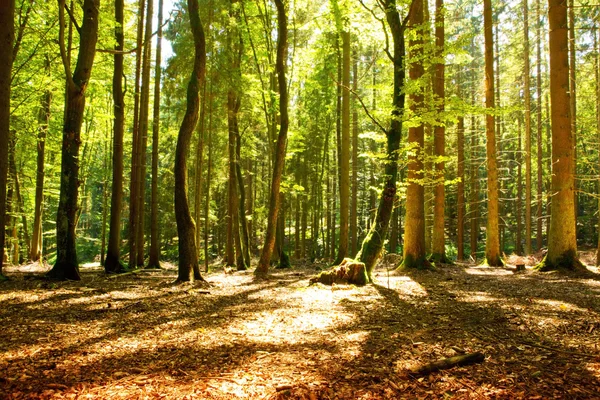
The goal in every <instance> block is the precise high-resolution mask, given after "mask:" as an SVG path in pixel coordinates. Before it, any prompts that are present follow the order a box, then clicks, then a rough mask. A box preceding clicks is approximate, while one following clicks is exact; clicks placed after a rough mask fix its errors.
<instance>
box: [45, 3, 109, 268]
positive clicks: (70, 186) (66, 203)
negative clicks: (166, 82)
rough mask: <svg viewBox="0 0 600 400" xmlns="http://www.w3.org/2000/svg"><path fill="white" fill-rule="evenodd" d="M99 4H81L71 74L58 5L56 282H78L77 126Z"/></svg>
mask: <svg viewBox="0 0 600 400" xmlns="http://www.w3.org/2000/svg"><path fill="white" fill-rule="evenodd" d="M99 11H100V0H85V1H84V2H83V22H82V24H81V30H80V40H79V54H78V56H77V64H76V66H75V71H74V72H73V73H72V74H71V66H70V63H69V62H68V60H67V50H66V49H65V42H64V26H65V24H64V21H65V2H64V0H60V1H59V20H60V21H59V24H60V32H59V46H60V53H61V58H62V61H63V65H64V68H65V74H66V77H67V88H66V92H67V93H66V103H65V118H64V124H63V139H62V160H61V174H60V196H59V201H58V211H57V215H56V250H57V253H56V263H55V264H54V266H53V267H52V269H51V270H50V271H48V273H47V277H48V278H50V279H57V280H66V279H71V280H79V279H81V278H80V276H79V262H78V260H77V247H76V243H75V240H76V236H75V230H76V227H77V208H78V207H77V197H78V190H79V185H80V181H79V147H80V145H81V123H82V120H83V112H84V109H85V92H86V88H87V86H88V83H89V80H90V76H91V73H92V66H93V64H94V56H95V55H96V42H97V40H98V14H99Z"/></svg>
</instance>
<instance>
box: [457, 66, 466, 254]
mask: <svg viewBox="0 0 600 400" xmlns="http://www.w3.org/2000/svg"><path fill="white" fill-rule="evenodd" d="M461 78H462V70H460V71H459V72H458V78H457V84H456V86H457V96H458V98H461V83H462V82H461V81H462V79H461ZM456 135H457V139H456V141H457V147H458V160H457V161H458V162H457V164H458V165H457V167H458V168H457V169H458V171H457V174H458V179H459V181H458V186H457V193H456V196H457V199H456V202H457V206H458V210H457V217H456V220H457V225H458V227H457V240H456V247H457V248H458V249H457V255H456V258H457V259H458V260H459V261H462V260H464V258H465V243H464V240H465V118H464V117H463V116H462V115H461V116H459V117H458V121H457V124H456Z"/></svg>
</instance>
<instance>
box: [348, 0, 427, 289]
mask: <svg viewBox="0 0 600 400" xmlns="http://www.w3.org/2000/svg"><path fill="white" fill-rule="evenodd" d="M415 3H418V0H416V1H413V4H412V5H411V11H409V15H410V14H412V12H413V11H414V12H418V11H417V10H413V9H414V8H415ZM417 6H418V4H417ZM416 8H417V9H418V7H416ZM420 12H421V15H422V12H423V11H422V8H421V11H420ZM385 16H386V20H387V23H388V26H389V28H390V32H391V34H392V42H393V62H394V70H393V71H394V89H393V97H392V99H393V100H392V115H391V122H390V128H389V130H388V131H387V132H386V136H387V149H386V150H387V151H386V155H387V162H386V163H385V177H386V178H385V183H384V187H383V190H382V191H381V196H380V198H379V207H378V208H377V214H376V215H375V220H374V221H373V225H372V226H371V229H370V231H369V233H368V235H367V237H366V238H365V240H364V241H363V243H362V247H361V249H360V251H359V253H358V255H357V256H356V258H357V259H358V260H359V261H361V262H363V263H365V269H366V273H367V276H368V278H369V280H372V278H371V275H372V272H373V269H374V268H375V264H376V263H377V261H378V260H379V257H380V256H381V251H382V249H383V243H384V241H385V238H386V236H387V230H388V226H389V222H390V218H391V216H392V211H393V209H394V200H395V198H396V179H397V178H398V149H399V148H400V139H401V137H402V117H403V113H404V99H405V95H404V77H405V72H404V54H405V48H404V29H405V23H406V22H402V21H401V20H400V15H399V14H398V9H397V8H396V1H395V0H388V1H387V3H386V7H385Z"/></svg>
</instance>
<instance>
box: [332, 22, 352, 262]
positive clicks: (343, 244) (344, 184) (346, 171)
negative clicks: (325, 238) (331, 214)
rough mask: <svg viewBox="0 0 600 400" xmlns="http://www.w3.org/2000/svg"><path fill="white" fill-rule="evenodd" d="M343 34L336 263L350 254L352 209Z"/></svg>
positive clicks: (344, 40) (346, 58) (344, 36)
mask: <svg viewBox="0 0 600 400" xmlns="http://www.w3.org/2000/svg"><path fill="white" fill-rule="evenodd" d="M341 36H342V130H341V142H340V144H341V146H340V155H339V157H340V159H339V163H340V190H339V192H340V241H339V243H338V253H337V256H336V259H335V262H334V264H340V263H341V262H342V261H343V260H344V258H345V257H346V256H347V255H348V233H349V232H348V227H349V211H350V90H349V88H350V32H348V31H347V30H345V31H343V32H342V33H341Z"/></svg>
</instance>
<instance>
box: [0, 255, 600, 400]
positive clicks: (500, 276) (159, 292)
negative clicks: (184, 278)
mask: <svg viewBox="0 0 600 400" xmlns="http://www.w3.org/2000/svg"><path fill="white" fill-rule="evenodd" d="M7 272H8V275H9V276H12V278H13V279H12V280H11V281H9V282H6V283H1V284H0V398H7V399H21V398H93V399H110V398H123V399H136V398H139V399H142V398H143V399H146V398H148V399H153V398H168V399H183V398H190V399H191V398H198V399H232V398H243V399H246V398H249V399H273V398H300V399H311V400H312V399H334V398H339V399H381V398H389V399H398V398H410V399H413V398H457V399H463V398H465V399H466V398H473V399H475V398H510V399H512V398H528V399H535V398H544V399H545V398H582V399H583V398H586V399H589V398H600V349H598V347H597V345H598V343H599V341H600V340H599V339H600V278H598V276H597V275H593V274H590V275H589V276H586V277H565V276H564V275H559V274H534V273H532V272H531V271H530V270H528V271H527V272H525V273H523V274H513V273H512V272H511V271H508V270H505V269H492V268H483V267H474V266H464V265H462V266H461V265H457V266H448V267H444V268H440V269H439V270H438V271H436V272H415V273H413V274H411V275H410V276H389V277H388V274H387V272H386V270H385V269H379V270H378V271H377V277H376V280H377V284H376V285H370V286H367V287H362V288H356V287H344V286H334V287H333V288H331V287H325V286H321V285H313V286H308V278H309V277H310V276H311V275H312V274H313V273H314V272H315V269H314V268H301V269H293V270H288V271H285V272H280V271H277V272H274V273H273V276H272V277H271V279H270V280H267V281H258V282H257V281H254V279H253V275H252V273H234V274H225V273H222V272H219V273H211V274H208V275H207V277H206V278H207V280H208V281H209V282H210V286H208V285H199V286H189V285H180V286H172V285H171V284H170V282H172V281H173V280H174V278H175V276H176V275H175V271H174V270H173V269H169V270H164V271H159V272H141V273H137V274H132V275H127V276H120V277H117V278H107V277H106V276H104V275H103V274H102V272H101V270H100V269H99V268H83V280H82V281H81V282H67V283H48V282H43V281H39V280H34V279H25V278H27V277H28V274H29V273H32V272H39V271H38V270H36V269H35V266H25V267H21V268H20V269H18V270H17V269H14V270H8V271H7ZM459 351H466V352H474V351H481V352H483V353H484V354H485V356H486V359H485V361H484V362H483V363H481V364H476V365H471V366H465V367H457V368H454V369H450V370H446V371H443V372H436V373H433V374H431V375H428V376H425V377H413V376H411V375H410V374H409V373H408V372H407V371H408V370H410V368H411V367H413V366H415V365H420V364H422V363H427V362H430V361H434V360H437V359H440V358H444V357H448V356H453V355H456V354H457V352H459Z"/></svg>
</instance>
